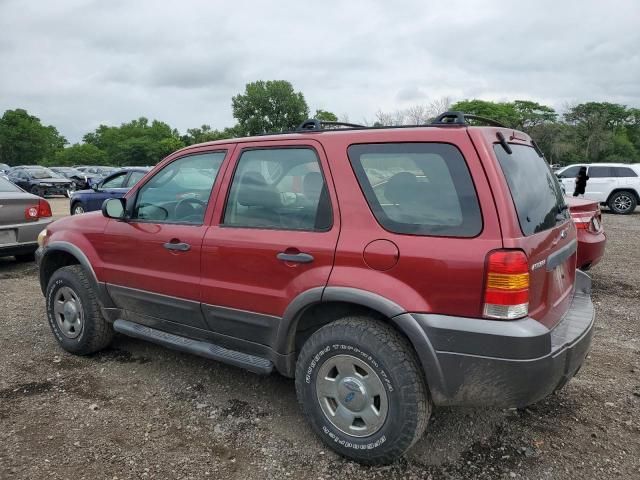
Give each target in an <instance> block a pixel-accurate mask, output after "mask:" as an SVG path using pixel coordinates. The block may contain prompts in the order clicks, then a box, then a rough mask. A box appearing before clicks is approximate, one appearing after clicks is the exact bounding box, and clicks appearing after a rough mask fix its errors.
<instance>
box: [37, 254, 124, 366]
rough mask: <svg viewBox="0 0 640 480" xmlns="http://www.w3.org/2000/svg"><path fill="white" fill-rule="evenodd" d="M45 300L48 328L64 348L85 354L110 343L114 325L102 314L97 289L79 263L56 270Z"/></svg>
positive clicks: (77, 353) (78, 353) (48, 286)
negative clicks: (95, 289) (93, 286)
mask: <svg viewBox="0 0 640 480" xmlns="http://www.w3.org/2000/svg"><path fill="white" fill-rule="evenodd" d="M45 299H46V306H47V319H48V321H49V326H50V327H51V331H52V332H53V334H54V336H55V337H56V340H57V341H58V343H59V344H60V346H61V347H62V348H64V349H65V350H66V351H68V352H71V353H74V354H76V355H88V354H90V353H94V352H97V351H99V350H102V349H103V348H105V347H107V346H108V345H109V343H111V340H112V338H113V335H114V331H113V328H112V327H111V325H110V324H109V323H108V322H107V321H106V320H105V319H104V318H103V317H102V314H101V313H100V305H99V303H98V298H97V296H96V292H95V291H94V289H93V288H92V286H91V283H90V282H89V278H88V277H87V274H86V272H85V270H84V268H82V267H81V266H80V265H70V266H67V267H62V268H60V269H58V270H56V271H55V272H54V273H53V275H52V276H51V279H50V280H49V284H48V285H47V290H46V295H45ZM68 304H70V305H68ZM57 305H59V307H58V306H57Z"/></svg>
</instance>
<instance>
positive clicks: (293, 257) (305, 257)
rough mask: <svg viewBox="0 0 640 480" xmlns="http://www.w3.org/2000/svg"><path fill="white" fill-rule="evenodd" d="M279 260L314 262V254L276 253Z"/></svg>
mask: <svg viewBox="0 0 640 480" xmlns="http://www.w3.org/2000/svg"><path fill="white" fill-rule="evenodd" d="M276 257H277V259H278V260H282V261H283V262H295V263H311V262H313V255H309V254H308V253H286V252H280V253H278V254H277V255H276Z"/></svg>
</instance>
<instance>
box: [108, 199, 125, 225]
mask: <svg viewBox="0 0 640 480" xmlns="http://www.w3.org/2000/svg"><path fill="white" fill-rule="evenodd" d="M125 212H126V200H125V199H124V198H108V199H106V200H105V201H104V203H103V204H102V215H104V216H105V217H107V218H115V219H116V220H122V219H123V218H124V216H125Z"/></svg>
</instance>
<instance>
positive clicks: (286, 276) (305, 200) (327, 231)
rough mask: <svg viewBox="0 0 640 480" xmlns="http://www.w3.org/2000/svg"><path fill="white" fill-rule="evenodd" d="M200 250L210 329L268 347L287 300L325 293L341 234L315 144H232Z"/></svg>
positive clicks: (324, 164)
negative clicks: (313, 291)
mask: <svg viewBox="0 0 640 480" xmlns="http://www.w3.org/2000/svg"><path fill="white" fill-rule="evenodd" d="M234 157H235V158H233V160H232V165H233V168H229V169H228V170H227V175H226V176H225V179H224V182H223V185H222V189H223V190H222V191H224V192H226V196H225V195H220V197H219V201H218V206H217V208H216V211H215V213H214V219H213V224H212V226H211V227H210V228H209V229H208V231H207V232H206V234H205V237H204V241H203V245H202V287H201V288H202V302H203V312H204V315H205V320H206V322H207V324H208V326H209V328H210V329H211V330H213V331H214V332H216V333H219V334H222V335H225V336H226V337H227V338H229V337H235V338H238V337H242V338H243V339H244V340H248V341H251V342H254V343H257V344H263V345H268V344H270V343H271V342H272V341H273V339H274V335H275V334H276V332H277V328H278V326H279V321H280V318H281V317H282V316H283V314H284V311H285V309H286V308H287V306H288V305H289V304H290V303H291V301H292V300H293V299H294V298H295V297H296V296H297V295H299V294H300V293H302V292H305V291H307V290H310V289H313V288H317V287H324V286H325V285H326V283H327V280H328V278H329V274H330V272H331V268H332V266H333V259H334V252H335V247H336V243H337V240H338V232H339V229H340V225H339V216H338V208H337V202H336V199H335V194H334V193H333V190H332V188H331V182H330V181H329V170H328V166H327V160H326V157H325V154H324V152H323V150H322V148H321V146H320V144H319V143H317V142H315V141H309V140H308V141H295V140H292V141H288V142H286V143H282V142H279V141H278V142H273V141H270V142H260V143H246V144H240V145H238V148H237V150H236V153H235V155H234Z"/></svg>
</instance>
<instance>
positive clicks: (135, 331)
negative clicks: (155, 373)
mask: <svg viewBox="0 0 640 480" xmlns="http://www.w3.org/2000/svg"><path fill="white" fill-rule="evenodd" d="M113 329H114V330H115V331H116V332H120V333H123V334H124V335H128V336H129V337H135V338H141V339H142V340H148V341H150V342H153V343H157V344H159V345H162V346H164V347H167V348H172V349H174V350H180V351H181V352H187V353H192V354H194V355H198V356H200V357H205V358H210V359H211V360H216V361H218V362H223V363H227V364H229V365H234V366H236V367H240V368H244V369H246V370H249V371H251V372H255V373H261V374H265V375H268V374H269V373H271V372H272V371H273V363H271V362H270V361H269V360H267V359H266V358H262V357H256V356H255V355H249V354H248V353H242V352H237V351H235V350H229V349H226V348H224V347H221V346H219V345H215V344H213V343H209V342H203V341H200V340H193V339H192V338H187V337H180V336H178V335H174V334H172V333H167V332H163V331H161V330H156V329H155V328H150V327H147V326H145V325H140V324H139V323H133V322H129V321H128V320H116V321H115V322H113Z"/></svg>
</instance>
